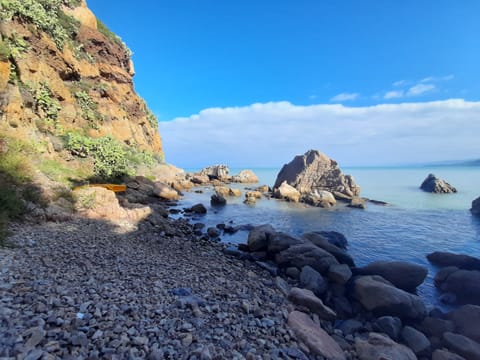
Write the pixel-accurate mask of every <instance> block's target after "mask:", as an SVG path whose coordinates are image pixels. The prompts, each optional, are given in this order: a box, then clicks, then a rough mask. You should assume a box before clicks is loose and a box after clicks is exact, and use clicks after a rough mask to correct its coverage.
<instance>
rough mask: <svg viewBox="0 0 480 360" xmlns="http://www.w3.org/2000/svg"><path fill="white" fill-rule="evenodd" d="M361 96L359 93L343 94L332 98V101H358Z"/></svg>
mask: <svg viewBox="0 0 480 360" xmlns="http://www.w3.org/2000/svg"><path fill="white" fill-rule="evenodd" d="M359 96H360V94H358V93H341V94H338V95H335V96H334V97H332V98H331V99H330V101H331V102H343V101H353V100H356V99H358V97H359Z"/></svg>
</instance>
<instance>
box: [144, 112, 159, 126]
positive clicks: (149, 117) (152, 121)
mask: <svg viewBox="0 0 480 360" xmlns="http://www.w3.org/2000/svg"><path fill="white" fill-rule="evenodd" d="M145 111H146V113H147V120H148V122H149V123H150V125H152V127H153V128H154V129H156V128H157V127H158V118H157V116H156V115H155V114H154V113H153V112H152V111H151V110H150V109H149V108H146V110H145Z"/></svg>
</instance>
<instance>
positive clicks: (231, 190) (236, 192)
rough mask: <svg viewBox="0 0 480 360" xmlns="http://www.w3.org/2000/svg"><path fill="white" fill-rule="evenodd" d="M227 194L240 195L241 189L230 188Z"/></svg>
mask: <svg viewBox="0 0 480 360" xmlns="http://www.w3.org/2000/svg"><path fill="white" fill-rule="evenodd" d="M228 196H236V197H238V196H242V191H241V190H240V189H235V188H230V189H228Z"/></svg>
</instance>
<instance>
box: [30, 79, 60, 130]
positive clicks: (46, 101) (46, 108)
mask: <svg viewBox="0 0 480 360" xmlns="http://www.w3.org/2000/svg"><path fill="white" fill-rule="evenodd" d="M33 97H34V99H35V108H36V110H37V112H40V115H43V116H44V120H45V122H46V125H47V126H48V125H53V126H54V128H57V125H58V122H57V120H58V112H59V111H60V109H61V106H60V103H59V101H58V100H57V99H55V98H54V97H53V93H52V91H51V90H50V88H49V87H48V84H47V83H46V82H40V83H39V84H38V86H37V88H36V89H34V90H33Z"/></svg>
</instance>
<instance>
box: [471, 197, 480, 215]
mask: <svg viewBox="0 0 480 360" xmlns="http://www.w3.org/2000/svg"><path fill="white" fill-rule="evenodd" d="M470 211H471V212H472V214H473V215H477V216H480V196H479V197H478V198H476V199H475V200H473V201H472V208H471V209H470Z"/></svg>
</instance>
